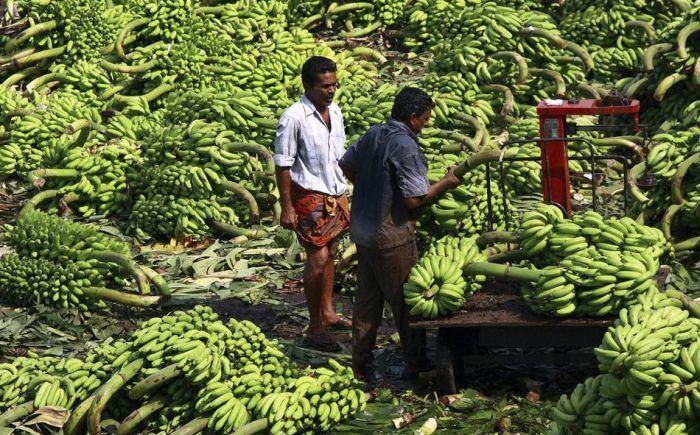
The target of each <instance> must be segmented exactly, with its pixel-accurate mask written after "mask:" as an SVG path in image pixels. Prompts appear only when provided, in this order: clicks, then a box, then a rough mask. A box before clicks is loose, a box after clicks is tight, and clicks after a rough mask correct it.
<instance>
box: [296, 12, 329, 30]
mask: <svg viewBox="0 0 700 435" xmlns="http://www.w3.org/2000/svg"><path fill="white" fill-rule="evenodd" d="M322 19H323V15H321V14H316V15H312V16H310V17H309V18H307V19H305V20H304V21H302V22H301V24H300V25H299V27H301V28H302V29H310V28H311V27H313V26H314V24H315V23H316V22H317V21H321V20H322Z"/></svg>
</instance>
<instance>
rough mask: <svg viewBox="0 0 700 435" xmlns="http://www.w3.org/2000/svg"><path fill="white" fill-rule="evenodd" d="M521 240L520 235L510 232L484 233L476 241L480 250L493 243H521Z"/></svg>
mask: <svg viewBox="0 0 700 435" xmlns="http://www.w3.org/2000/svg"><path fill="white" fill-rule="evenodd" d="M519 242H520V239H519V237H518V234H516V233H513V232H509V231H491V232H488V233H484V234H482V235H480V236H479V238H478V239H476V244H477V245H479V247H480V248H482V249H483V248H484V247H485V246H487V245H491V244H493V243H519Z"/></svg>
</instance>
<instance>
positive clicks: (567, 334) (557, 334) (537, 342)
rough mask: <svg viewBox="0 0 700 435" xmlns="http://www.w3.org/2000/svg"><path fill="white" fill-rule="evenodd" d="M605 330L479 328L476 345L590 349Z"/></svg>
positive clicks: (574, 327) (563, 327) (598, 340)
mask: <svg viewBox="0 0 700 435" xmlns="http://www.w3.org/2000/svg"><path fill="white" fill-rule="evenodd" d="M606 329H607V328H606V327H581V326H556V327H551V326H523V327H520V328H512V327H482V328H479V330H478V331H479V332H478V337H479V338H478V340H479V341H478V342H479V346H481V347H489V348H495V347H496V348H497V347H503V348H537V347H571V348H579V347H593V346H598V345H600V342H601V341H602V340H603V334H604V333H605V330H606Z"/></svg>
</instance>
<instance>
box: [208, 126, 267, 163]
mask: <svg viewBox="0 0 700 435" xmlns="http://www.w3.org/2000/svg"><path fill="white" fill-rule="evenodd" d="M226 133H231V134H235V133H233V132H232V131H230V130H226V131H224V132H222V133H221V134H220V135H218V136H217V137H216V141H217V143H219V142H218V141H219V139H220V138H225V137H227V134H226ZM221 147H222V148H223V149H224V150H226V151H228V152H230V153H238V152H248V153H256V154H257V155H258V156H260V157H261V158H262V160H263V161H264V162H265V170H266V172H267V173H269V174H274V173H275V159H274V157H273V155H272V153H270V151H269V150H268V149H267V148H265V147H264V146H262V145H260V144H257V143H253V142H229V143H226V144H222V145H221Z"/></svg>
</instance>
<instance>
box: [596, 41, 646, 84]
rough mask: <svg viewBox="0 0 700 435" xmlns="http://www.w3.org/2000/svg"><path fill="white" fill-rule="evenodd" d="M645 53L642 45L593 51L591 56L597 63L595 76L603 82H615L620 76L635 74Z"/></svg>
mask: <svg viewBox="0 0 700 435" xmlns="http://www.w3.org/2000/svg"><path fill="white" fill-rule="evenodd" d="M643 54H644V52H643V50H642V48H640V47H636V48H622V49H621V48H619V47H606V48H601V49H600V50H596V51H593V53H592V54H591V57H592V58H593V61H594V62H595V65H596V68H595V70H594V75H593V76H594V78H595V80H597V81H599V82H601V83H614V82H615V81H617V80H618V79H619V78H620V77H627V76H630V75H633V74H634V73H636V72H637V68H638V66H639V63H640V61H641V59H642V56H643Z"/></svg>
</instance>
